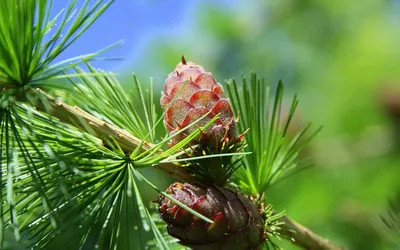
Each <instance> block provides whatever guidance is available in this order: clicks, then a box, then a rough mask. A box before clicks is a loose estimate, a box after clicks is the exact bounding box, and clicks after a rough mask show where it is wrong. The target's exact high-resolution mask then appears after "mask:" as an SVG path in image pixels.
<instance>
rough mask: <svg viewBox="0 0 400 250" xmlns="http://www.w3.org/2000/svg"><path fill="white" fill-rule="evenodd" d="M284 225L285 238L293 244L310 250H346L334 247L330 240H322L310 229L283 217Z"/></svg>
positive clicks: (282, 226)
mask: <svg viewBox="0 0 400 250" xmlns="http://www.w3.org/2000/svg"><path fill="white" fill-rule="evenodd" d="M280 221H281V222H283V223H284V224H282V225H281V229H282V232H281V234H283V235H284V236H285V237H287V238H289V239H291V240H292V241H293V244H295V245H297V246H299V247H301V248H303V249H309V250H344V248H343V247H338V246H335V245H333V244H332V243H331V242H330V241H329V240H328V239H325V238H322V237H321V236H319V235H318V234H316V233H314V232H313V231H311V230H310V229H308V228H306V227H304V226H303V225H300V224H299V223H297V222H295V221H293V220H291V219H289V218H288V217H286V216H283V217H282V218H281V219H280Z"/></svg>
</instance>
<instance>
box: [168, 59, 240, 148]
mask: <svg viewBox="0 0 400 250" xmlns="http://www.w3.org/2000/svg"><path fill="white" fill-rule="evenodd" d="M161 107H162V109H163V111H166V114H165V117H164V125H165V128H166V130H167V131H168V132H169V133H170V134H171V135H172V134H174V133H176V132H178V131H180V130H181V129H183V128H185V127H186V126H188V125H190V124H191V123H193V122H194V121H196V120H197V119H199V118H201V117H202V116H205V115H206V117H205V118H204V119H202V120H201V121H200V122H198V123H197V124H195V126H192V127H190V128H189V129H187V130H186V131H184V132H183V133H182V134H180V135H178V136H176V137H174V139H173V141H172V142H171V145H170V146H172V145H174V144H176V143H177V142H179V141H180V140H182V139H184V138H185V137H186V136H187V135H188V134H190V133H191V132H193V131H195V130H196V129H198V128H199V127H202V126H204V125H206V124H207V123H208V122H209V121H210V120H211V119H212V118H213V117H214V116H216V115H217V114H219V118H218V119H217V120H216V121H215V122H214V123H213V124H212V125H211V126H209V127H208V128H207V129H206V130H204V131H202V132H201V135H200V137H199V138H197V139H195V140H194V141H193V143H192V144H198V143H199V144H201V145H203V146H205V147H207V148H211V149H213V151H216V152H219V151H220V149H221V147H222V145H223V142H225V145H226V144H228V143H235V142H238V141H241V139H242V137H241V136H239V138H237V137H236V133H235V117H234V114H233V111H232V107H231V105H230V103H229V100H228V99H227V98H225V95H224V91H223V89H222V86H221V85H220V84H219V83H217V82H216V80H215V79H214V77H213V75H212V74H211V73H210V72H207V71H205V70H204V68H203V67H201V66H199V65H197V64H195V63H193V62H187V61H186V60H185V58H184V57H183V56H182V61H181V62H180V63H179V64H178V65H177V66H176V68H175V70H174V71H173V72H172V73H170V74H169V76H168V78H167V80H166V81H165V85H164V91H163V92H162V96H161Z"/></svg>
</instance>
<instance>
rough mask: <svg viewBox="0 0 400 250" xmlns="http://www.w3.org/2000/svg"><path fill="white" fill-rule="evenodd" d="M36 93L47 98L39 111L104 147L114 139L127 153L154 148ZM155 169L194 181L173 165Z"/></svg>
mask: <svg viewBox="0 0 400 250" xmlns="http://www.w3.org/2000/svg"><path fill="white" fill-rule="evenodd" d="M36 91H37V92H38V93H39V94H40V96H41V97H42V98H45V100H42V101H41V102H37V103H36V105H35V106H36V108H37V109H38V110H41V111H43V112H46V113H48V114H50V115H52V116H54V117H56V118H58V119H59V120H60V121H62V122H65V123H69V124H72V125H74V126H76V127H79V128H82V129H84V130H86V131H88V132H91V133H92V134H93V135H95V136H96V137H98V138H99V139H101V140H103V144H105V145H104V146H111V145H107V143H108V142H109V141H110V139H111V138H114V140H115V141H116V142H117V143H118V144H119V146H120V147H121V149H122V150H124V151H125V152H127V153H128V152H129V153H130V152H133V151H134V150H135V149H136V148H137V147H141V150H143V151H145V150H149V149H151V148H153V147H154V145H153V144H151V143H148V142H146V141H142V140H140V139H138V138H136V137H134V136H132V135H131V134H130V133H128V132H127V131H126V130H123V129H121V128H119V127H117V126H115V125H112V124H109V123H107V122H104V121H102V120H100V119H99V118H97V117H95V116H93V115H91V114H89V113H87V112H86V111H84V110H82V109H81V108H79V107H77V106H75V107H72V106H70V105H68V104H66V103H64V102H62V101H58V100H56V99H55V98H54V97H52V96H51V95H49V94H47V93H46V92H44V91H43V90H41V89H36ZM47 104H48V105H49V106H48V105H47ZM154 168H156V169H160V170H162V171H164V172H166V173H168V174H169V175H170V176H172V177H175V178H177V179H180V180H184V181H187V182H190V181H192V180H193V179H192V177H191V176H190V175H189V174H188V173H187V172H186V171H185V170H184V169H183V168H182V167H179V166H178V165H175V164H173V163H165V164H159V165H154Z"/></svg>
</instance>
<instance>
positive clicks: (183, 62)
mask: <svg viewBox="0 0 400 250" xmlns="http://www.w3.org/2000/svg"><path fill="white" fill-rule="evenodd" d="M181 62H182V64H183V65H186V59H185V57H184V56H183V55H182V57H181Z"/></svg>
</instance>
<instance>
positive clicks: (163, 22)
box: [52, 0, 199, 71]
mask: <svg viewBox="0 0 400 250" xmlns="http://www.w3.org/2000/svg"><path fill="white" fill-rule="evenodd" d="M68 2H69V1H68V0H56V1H53V8H52V12H53V13H54V14H56V13H58V12H59V11H60V10H62V9H63V8H64V7H65V6H67V4H68ZM83 2H84V1H83V0H78V7H79V5H81V4H82V3H83ZM93 2H94V1H93ZM198 3H199V2H198V1H194V0H187V1H179V3H178V1H172V0H166V1H165V0H148V1H144V0H141V1H133V0H117V1H115V2H114V3H113V4H112V5H111V7H110V8H109V9H108V10H107V11H106V12H105V13H104V14H103V15H102V16H101V17H100V18H99V19H98V20H97V21H96V22H95V23H94V25H93V26H92V27H91V28H90V29H89V30H88V31H86V32H85V33H84V34H83V35H82V36H81V37H80V38H79V39H78V40H77V41H76V42H75V43H74V44H73V45H72V46H71V47H70V48H69V49H68V50H67V51H65V52H64V53H63V54H62V56H61V57H60V58H58V59H57V61H58V60H61V59H65V58H69V57H73V56H77V55H82V54H85V53H90V52H94V51H97V50H100V49H102V48H104V47H106V46H108V45H110V44H113V43H115V42H117V41H120V40H124V43H123V44H122V45H121V46H118V47H116V48H113V49H112V50H111V51H109V52H107V53H106V54H104V56H105V57H123V58H124V60H122V61H101V62H96V64H95V66H96V67H100V68H102V69H104V70H107V71H108V70H112V71H119V70H120V69H123V68H124V67H126V66H127V64H132V63H133V62H135V61H137V60H139V59H140V58H139V57H140V56H143V55H141V54H140V53H139V52H140V51H142V50H143V49H144V48H145V47H146V43H148V42H149V41H151V39H152V38H153V37H155V36H156V35H157V36H159V35H163V34H165V35H166V36H168V35H171V34H173V33H182V32H185V29H187V28H188V27H189V26H190V24H191V21H192V20H193V19H192V18H190V17H191V14H192V13H193V11H194V8H195V7H196V5H197V4H198Z"/></svg>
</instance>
